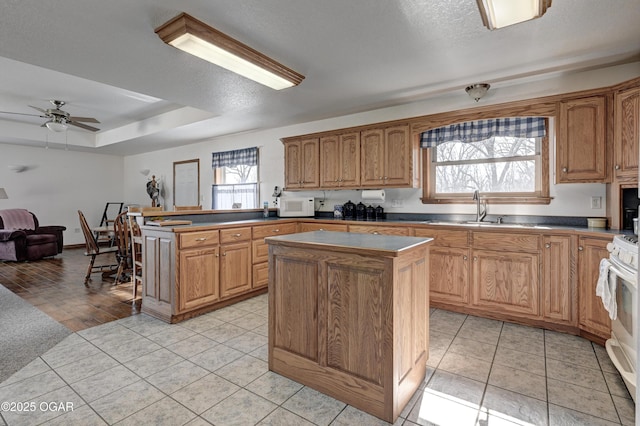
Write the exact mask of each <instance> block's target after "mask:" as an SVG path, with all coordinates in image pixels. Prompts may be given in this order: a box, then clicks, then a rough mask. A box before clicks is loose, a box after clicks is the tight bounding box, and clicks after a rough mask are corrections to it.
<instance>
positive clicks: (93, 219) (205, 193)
mask: <svg viewBox="0 0 640 426" xmlns="http://www.w3.org/2000/svg"><path fill="white" fill-rule="evenodd" d="M638 76H640V62H637V63H633V64H628V65H624V66H617V67H611V68H608V69H604V70H597V71H590V72H585V73H582V74H579V75H572V76H567V75H558V76H556V77H555V78H552V79H548V80H535V81H530V82H528V83H526V84H521V85H517V86H514V85H511V86H508V87H506V86H500V85H499V84H496V85H495V87H492V89H491V90H490V91H489V94H488V95H487V96H486V97H485V98H483V99H482V100H481V101H480V105H487V104H495V103H502V102H507V101H513V100H518V99H530V98H533V97H538V96H545V95H552V94H557V93H566V92H571V91H577V90H584V89H590V88H597V87H604V86H609V85H612V84H616V83H619V82H622V81H625V80H629V79H631V78H634V77H638ZM291 90H295V89H291ZM474 105H475V104H474V103H473V101H472V100H470V99H469V97H468V96H467V95H466V94H465V93H464V91H463V89H462V88H461V89H460V91H459V92H456V93H453V94H449V95H446V96H444V95H443V96H440V97H438V98H432V99H429V100H426V101H421V102H413V103H406V104H404V105H400V106H396V107H390V108H382V109H378V110H374V111H369V112H365V113H360V114H353V115H349V116H343V117H338V118H332V119H327V120H321V121H315V122H310V123H304V124H297V125H292V126H287V127H280V128H277V129H271V130H265V131H260V132H253V133H245V134H240V135H233V136H228V137H224V138H218V139H214V140H210V141H203V142H200V143H197V144H191V145H186V146H184V147H181V148H175V149H167V150H162V151H156V152H151V153H147V154H142V155H133V156H128V157H124V158H123V157H118V156H109V155H100V154H91V153H81V152H73V151H65V150H63V149H58V148H56V149H54V148H50V149H44V142H43V147H40V148H38V147H25V146H20V145H13V144H0V187H2V188H5V189H6V190H7V193H8V195H9V199H8V200H0V209H3V208H26V209H29V210H31V211H33V212H34V213H35V214H36V215H37V216H38V218H39V219H40V221H41V223H42V224H43V225H48V224H51V225H53V224H58V225H64V226H66V227H67V231H66V233H65V244H80V243H83V241H84V240H83V238H82V235H81V233H80V232H79V222H78V216H77V210H82V211H83V212H84V213H85V215H86V216H87V219H88V220H89V222H90V224H92V225H94V224H95V225H97V224H98V223H99V222H100V218H101V215H102V211H103V209H104V205H105V203H106V202H107V201H123V202H125V203H127V204H141V205H149V204H150V199H149V197H148V195H147V193H146V181H147V177H146V176H143V175H141V174H140V173H139V171H140V170H142V169H150V170H151V173H150V174H149V178H150V177H151V174H155V175H156V177H157V179H159V180H160V182H161V183H162V184H163V193H164V198H163V199H162V200H161V201H162V202H163V203H164V205H165V207H166V208H171V206H172V205H173V194H172V184H173V177H172V175H173V162H174V161H182V160H189V159H194V158H199V159H200V193H201V195H202V205H203V206H205V207H209V206H211V182H212V171H211V166H210V164H211V152H214V151H224V150H230V149H238V148H245V147H251V146H259V147H261V158H260V168H261V185H260V192H261V201H269V202H272V201H273V199H272V198H271V193H272V192H273V187H274V186H275V185H277V186H279V187H282V186H283V181H284V171H283V168H284V149H283V146H282V143H281V142H280V138H283V137H287V136H295V135H300V134H305V133H313V132H319V131H325V130H332V129H339V128H345V127H351V126H357V125H363V124H370V123H377V122H381V121H389V120H395V119H402V118H409V117H416V116H420V115H427V114H433V113H437V112H443V111H451V110H457V109H466V108H469V107H472V106H474ZM551 151H552V152H553V149H552V150H551ZM14 164H18V165H25V166H27V167H28V170H26V171H24V172H22V173H15V172H13V171H11V170H9V168H8V166H9V165H14ZM311 194H312V195H313V196H316V197H318V198H322V197H325V198H326V201H325V205H324V208H323V210H326V211H331V210H332V208H333V204H342V203H344V202H345V201H347V200H348V199H351V200H352V201H356V202H357V201H359V192H358V191H315V192H312V193H311ZM420 195H421V190H419V189H415V190H414V189H391V190H388V191H387V202H386V203H385V204H383V206H384V208H385V211H388V212H424V213H443V212H451V213H467V214H471V213H473V206H472V205H468V204H467V205H453V204H452V205H423V204H421V203H420V200H419V197H420ZM551 195H552V196H553V197H555V198H554V200H553V201H552V203H551V204H550V205H548V206H538V205H529V206H517V205H490V206H489V213H490V214H507V215H509V214H533V215H560V216H574V215H575V216H604V215H605V208H606V206H605V185H603V184H565V185H552V186H551ZM591 196H600V197H602V209H598V210H592V209H590V208H589V206H590V197H591ZM393 199H396V200H402V203H403V207H401V208H392V207H391V203H392V201H391V200H393ZM76 230H77V232H76Z"/></svg>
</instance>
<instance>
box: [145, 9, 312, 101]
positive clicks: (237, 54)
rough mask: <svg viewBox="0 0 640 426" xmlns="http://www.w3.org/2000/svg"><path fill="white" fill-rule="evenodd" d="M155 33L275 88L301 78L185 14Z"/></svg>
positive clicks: (285, 85) (298, 81)
mask: <svg viewBox="0 0 640 426" xmlns="http://www.w3.org/2000/svg"><path fill="white" fill-rule="evenodd" d="M156 34H158V37H160V38H161V39H162V41H164V42H165V43H167V44H170V45H171V46H174V47H177V48H178V49H180V50H183V51H185V52H187V53H190V54H192V55H194V56H197V57H199V58H201V59H204V60H206V61H209V62H211V63H213V64H215V65H218V66H220V67H223V68H226V69H228V70H229V71H233V72H235V73H236V74H240V75H241V76H244V77H246V78H249V79H251V80H253V81H256V82H258V83H260V84H264V85H265V86H268V87H271V88H272V89H275V90H281V89H286V88H288V87H292V86H297V85H298V84H300V82H302V80H304V76H303V75H301V74H298V73H297V72H295V71H293V70H291V69H290V68H287V67H285V66H284V65H282V64H280V63H278V62H276V61H274V60H273V59H271V58H269V57H268V56H265V55H263V54H262V53H260V52H258V51H256V50H253V49H252V48H250V47H249V46H247V45H245V44H243V43H241V42H239V41H238V40H235V39H233V38H231V37H229V36H228V35H226V34H223V33H221V32H220V31H218V30H216V29H214V28H211V27H210V26H208V25H207V24H205V23H204V22H201V21H199V20H197V19H195V18H194V17H192V16H189V15H187V14H186V13H181V14H180V15H178V16H176V17H175V18H173V19H172V20H170V21H169V22H167V23H165V24H163V25H162V26H160V27H158V28H157V29H156Z"/></svg>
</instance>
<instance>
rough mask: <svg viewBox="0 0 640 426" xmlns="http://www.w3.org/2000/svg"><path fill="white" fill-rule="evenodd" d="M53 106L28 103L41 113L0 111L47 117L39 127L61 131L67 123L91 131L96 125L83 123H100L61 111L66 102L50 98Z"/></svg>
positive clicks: (94, 129) (96, 129) (93, 130)
mask: <svg viewBox="0 0 640 426" xmlns="http://www.w3.org/2000/svg"><path fill="white" fill-rule="evenodd" d="M49 102H51V103H52V104H53V106H54V107H55V108H47V109H43V108H39V107H35V106H33V105H29V107H31V108H33V109H36V110H38V111H40V112H41V113H42V114H43V115H39V114H24V113H21V112H8V111H0V113H1V114H17V115H30V116H33V117H42V118H48V119H49V120H48V121H47V122H46V123H44V124H43V125H42V126H41V127H47V128H48V129H50V130H53V131H54V132H62V131H64V130H66V128H67V125H68V124H70V125H72V126H76V127H80V128H81V129H85V130H90V131H92V132H97V131H98V130H100V129H98V128H97V127H93V126H89V125H87V124H84V123H100V122H99V121H98V120H96V119H95V118H92V117H74V116H72V115H70V114H69V113H68V112H66V111H63V110H62V109H60V108H62V107H63V106H64V105H65V104H66V102H65V101H58V100H53V99H52V100H50V101H49Z"/></svg>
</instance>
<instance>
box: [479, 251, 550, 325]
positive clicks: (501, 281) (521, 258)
mask: <svg viewBox="0 0 640 426" xmlns="http://www.w3.org/2000/svg"><path fill="white" fill-rule="evenodd" d="M538 265H539V260H538V255H536V254H532V253H513V252H496V251H490V250H474V251H473V273H472V276H473V278H472V279H473V285H472V288H473V290H472V304H473V305H475V306H478V307H484V308H490V309H495V310H497V311H498V312H500V311H502V312H508V313H511V314H513V315H514V316H520V317H527V318H539V317H540V307H539V300H540V291H539V283H540V281H539V279H538V268H539V266H538Z"/></svg>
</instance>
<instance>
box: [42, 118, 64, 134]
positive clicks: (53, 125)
mask: <svg viewBox="0 0 640 426" xmlns="http://www.w3.org/2000/svg"><path fill="white" fill-rule="evenodd" d="M45 126H47V129H49V130H53V131H54V132H64V131H65V130H67V125H66V124H65V123H63V122H60V121H56V120H51V121H47V122H46V123H45Z"/></svg>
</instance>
